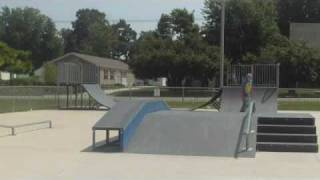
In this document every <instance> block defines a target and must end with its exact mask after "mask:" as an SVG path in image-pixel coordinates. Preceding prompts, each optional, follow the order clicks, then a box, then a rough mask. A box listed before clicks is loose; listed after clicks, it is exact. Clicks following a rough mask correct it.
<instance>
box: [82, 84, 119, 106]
mask: <svg viewBox="0 0 320 180" xmlns="http://www.w3.org/2000/svg"><path fill="white" fill-rule="evenodd" d="M82 87H83V88H84V89H85V90H86V91H87V92H88V93H89V95H90V96H91V97H92V98H93V99H94V100H96V101H97V102H98V103H99V104H100V105H102V106H105V107H107V108H111V107H113V106H114V105H115V101H114V100H113V97H112V96H107V95H106V94H105V92H104V91H103V90H102V89H101V88H100V86H99V85H98V84H82Z"/></svg>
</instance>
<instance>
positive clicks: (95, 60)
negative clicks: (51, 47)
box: [49, 52, 129, 70]
mask: <svg viewBox="0 0 320 180" xmlns="http://www.w3.org/2000/svg"><path fill="white" fill-rule="evenodd" d="M69 56H75V57H77V58H79V59H81V60H83V61H85V62H88V63H91V64H94V65H96V66H100V67H105V68H111V69H119V70H129V66H128V64H126V63H124V62H122V61H120V60H114V59H110V58H104V57H97V56H91V55H87V54H80V53H75V52H72V53H68V54H65V55H64V56H61V57H59V58H57V59H54V60H52V61H50V62H49V63H55V62H58V61H61V60H63V59H65V58H66V57H69Z"/></svg>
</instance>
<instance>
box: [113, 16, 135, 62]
mask: <svg viewBox="0 0 320 180" xmlns="http://www.w3.org/2000/svg"><path fill="white" fill-rule="evenodd" d="M112 31H113V35H114V36H115V37H116V41H114V43H113V44H112V47H113V48H112V57H113V58H114V59H124V60H128V58H129V52H130V49H131V47H132V45H133V43H134V41H135V40H136V39H137V32H136V31H134V30H133V29H132V28H131V27H130V24H127V22H126V21H125V20H123V19H120V21H119V22H118V23H116V24H113V25H112Z"/></svg>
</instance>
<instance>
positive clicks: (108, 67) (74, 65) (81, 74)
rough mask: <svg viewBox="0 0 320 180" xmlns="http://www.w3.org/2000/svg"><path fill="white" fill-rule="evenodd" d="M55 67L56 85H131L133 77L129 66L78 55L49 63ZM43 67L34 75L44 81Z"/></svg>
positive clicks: (108, 59)
mask: <svg viewBox="0 0 320 180" xmlns="http://www.w3.org/2000/svg"><path fill="white" fill-rule="evenodd" d="M47 64H55V65H57V68H58V69H57V70H58V71H57V72H58V73H57V76H58V77H57V81H58V84H67V85H72V84H81V83H97V84H100V85H115V84H122V85H124V86H128V85H132V84H133V81H134V75H133V74H132V73H131V72H130V70H129V66H128V65H127V64H126V63H124V62H122V61H120V60H114V59H110V58H102V57H97V56H91V55H86V54H80V53H68V54H65V55H64V56H62V57H59V58H56V59H54V60H52V61H49V62H48V63H47ZM44 73H45V70H44V66H43V67H41V68H40V69H38V70H36V71H35V75H37V76H39V77H40V79H44V78H43V77H44Z"/></svg>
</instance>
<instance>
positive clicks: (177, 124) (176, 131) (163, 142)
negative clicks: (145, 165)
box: [127, 111, 255, 157]
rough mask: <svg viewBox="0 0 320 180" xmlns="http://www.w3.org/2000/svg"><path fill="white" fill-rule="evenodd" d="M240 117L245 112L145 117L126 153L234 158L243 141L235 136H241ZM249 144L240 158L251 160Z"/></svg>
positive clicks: (167, 114) (241, 120)
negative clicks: (246, 150) (249, 158)
mask: <svg viewBox="0 0 320 180" xmlns="http://www.w3.org/2000/svg"><path fill="white" fill-rule="evenodd" d="M244 116H245V113H221V112H188V111H160V112H155V113H152V114H148V115H147V116H146V117H145V119H144V121H143V122H142V124H141V125H140V126H139V127H138V128H137V130H136V132H135V134H134V135H133V137H132V140H131V141H130V143H129V146H128V149H127V152H134V153H147V154H148V153H149V154H171V155H174V154H176V155H205V156H210V155H211V156H228V157H233V156H237V155H238V152H239V151H240V150H241V149H242V147H243V145H238V143H239V141H243V140H242V139H239V137H242V136H241V135H240V134H241V132H240V130H241V128H242V127H243V122H244ZM253 127H254V126H253ZM252 136H253V138H254V136H255V134H253V135H252ZM251 145H253V151H252V152H250V153H248V152H246V154H244V155H243V156H245V157H254V155H255V139H252V140H251ZM238 146H239V149H238ZM240 155H241V154H240Z"/></svg>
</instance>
